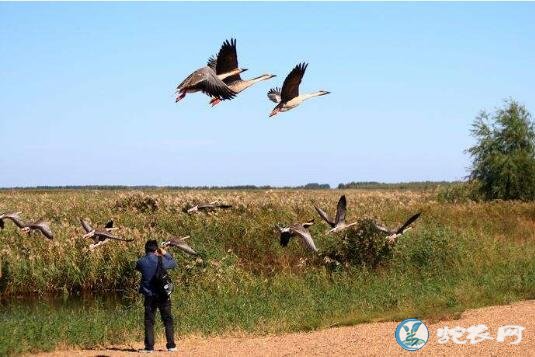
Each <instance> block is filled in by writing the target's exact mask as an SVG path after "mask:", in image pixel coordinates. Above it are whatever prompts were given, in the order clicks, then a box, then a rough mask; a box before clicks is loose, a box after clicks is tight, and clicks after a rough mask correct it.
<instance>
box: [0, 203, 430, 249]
mask: <svg viewBox="0 0 535 357" xmlns="http://www.w3.org/2000/svg"><path fill="white" fill-rule="evenodd" d="M229 208H232V205H229V204H222V203H218V202H210V203H206V204H197V205H195V206H192V207H185V208H184V209H183V211H184V212H186V213H188V214H196V213H199V212H205V213H210V212H214V211H216V210H218V209H229ZM314 208H315V209H316V211H317V212H318V214H319V215H320V217H321V218H322V219H323V220H324V221H325V222H326V223H327V224H328V225H329V226H330V227H331V229H329V230H328V231H327V232H326V233H327V234H331V233H338V232H341V231H343V230H346V229H348V228H350V227H352V226H355V225H356V224H358V223H359V221H356V222H353V223H346V221H345V217H346V210H347V200H346V196H345V195H342V196H341V197H340V199H339V200H338V205H337V208H336V216H335V218H334V219H332V218H331V217H330V216H329V215H328V214H327V213H326V212H325V211H324V210H322V209H321V208H319V207H317V206H314ZM20 214H21V212H12V213H3V214H0V230H2V229H3V228H4V226H5V222H4V221H5V220H6V219H8V220H11V221H12V222H13V223H14V224H15V225H16V226H17V227H18V228H20V229H21V230H22V231H23V232H27V233H28V234H32V232H41V233H42V234H43V236H44V237H45V238H47V239H50V240H51V239H53V238H54V234H53V233H52V231H51V229H50V226H49V223H48V222H46V221H44V220H42V219H41V220H38V221H36V222H33V223H32V222H28V223H25V222H24V221H23V220H22V219H21V218H20ZM420 214H421V213H416V214H414V215H413V216H411V217H410V218H409V219H407V221H406V222H405V223H404V224H402V225H401V226H400V227H399V228H396V229H390V228H387V227H384V226H382V225H379V224H378V223H376V222H375V221H374V222H373V223H374V225H375V228H376V229H377V230H378V231H379V232H382V233H383V234H385V236H386V241H387V242H388V243H389V244H394V243H395V242H396V240H397V239H398V238H399V237H400V236H401V235H403V234H404V233H405V232H406V231H407V230H409V229H411V226H412V224H413V223H414V222H415V221H416V220H417V219H418V218H419V217H420ZM80 223H81V225H82V228H83V230H84V232H85V234H84V235H83V236H82V238H84V239H85V238H90V239H92V240H93V243H92V244H91V245H90V246H89V248H90V250H93V249H95V248H97V247H99V246H101V245H103V244H105V243H108V242H110V241H113V240H115V241H123V242H131V241H133V239H125V238H121V237H117V236H115V235H114V234H113V231H114V230H116V229H117V227H114V223H113V220H110V221H108V222H107V223H106V224H105V225H104V227H103V228H93V227H92V226H91V225H90V224H89V223H88V222H87V221H85V220H83V219H80ZM313 224H314V219H312V220H309V221H307V222H304V223H295V224H292V225H289V226H285V227H282V226H280V225H278V224H276V225H275V227H276V228H277V230H278V233H279V235H280V245H281V246H282V247H286V246H288V244H289V242H290V239H291V238H293V237H298V238H300V239H301V241H302V243H304V245H305V247H307V248H308V249H310V250H311V251H313V252H318V248H317V247H316V244H315V243H314V239H313V238H312V235H311V233H310V231H309V230H308V228H309V227H310V226H312V225H313ZM188 238H189V236H185V237H174V238H171V239H169V240H167V241H165V242H162V244H161V245H162V247H175V248H178V249H180V250H181V251H183V252H185V253H187V254H190V255H198V254H197V252H196V251H195V250H194V249H193V248H191V247H190V246H189V245H188V244H187V243H186V242H185V241H186V239H188Z"/></svg>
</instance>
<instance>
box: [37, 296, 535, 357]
mask: <svg viewBox="0 0 535 357" xmlns="http://www.w3.org/2000/svg"><path fill="white" fill-rule="evenodd" d="M424 322H426V321H425V320H424ZM397 324H398V322H380V323H368V324H361V325H356V326H349V327H337V328H330V329H325V330H320V331H313V332H306V333H291V334H285V335H270V336H243V337H210V338H201V337H186V338H183V339H181V340H179V342H178V352H176V353H169V352H164V351H163V350H162V349H161V348H162V344H160V346H157V348H160V350H157V351H155V353H152V354H150V355H149V356H172V355H180V356H244V355H246V356H248V357H250V356H289V355H291V356H296V355H297V356H327V355H328V356H348V355H349V356H392V355H409V354H414V353H419V354H421V353H424V354H426V355H433V356H472V355H483V356H506V355H515V356H535V300H530V301H523V302H519V303H515V304H512V305H505V306H491V307H485V308H481V309H475V310H468V311H466V312H465V313H463V314H462V316H461V318H460V319H458V320H448V321H439V322H434V323H429V324H427V323H426V324H427V326H428V328H429V341H428V343H427V344H426V345H425V346H424V347H423V348H422V349H421V350H420V351H418V352H407V351H404V350H403V349H402V348H401V347H400V346H399V345H398V344H397V343H396V341H395V339H394V331H395V329H396V326H397ZM478 324H485V325H487V327H488V331H489V332H490V336H492V337H493V340H487V341H483V342H480V343H478V344H474V345H471V344H470V343H469V342H468V343H467V344H465V345H457V344H454V343H453V342H451V341H450V342H449V343H446V344H439V343H438V342H437V340H438V337H437V329H439V328H443V327H445V326H448V327H450V328H453V327H456V326H460V327H464V328H468V327H470V326H473V325H478ZM502 325H521V326H523V327H524V328H525V330H524V331H523V338H522V342H521V343H520V344H517V345H511V344H510V342H513V341H514V340H515V338H513V337H509V338H507V339H506V340H505V342H502V343H500V342H497V341H496V340H495V339H496V335H497V330H498V327H500V326H502ZM465 337H466V335H465ZM141 347H143V346H142V343H136V344H133V345H131V346H118V347H110V348H108V349H103V350H81V351H80V350H77V351H74V350H71V351H57V352H53V353H43V354H40V355H41V356H62V357H63V356H133V355H138V353H137V352H135V351H136V349H139V348H141Z"/></svg>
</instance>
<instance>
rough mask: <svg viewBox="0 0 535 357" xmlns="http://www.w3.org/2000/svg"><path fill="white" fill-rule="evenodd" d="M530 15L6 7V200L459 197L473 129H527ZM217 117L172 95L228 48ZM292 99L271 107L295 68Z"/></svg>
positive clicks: (2, 25)
mask: <svg viewBox="0 0 535 357" xmlns="http://www.w3.org/2000/svg"><path fill="white" fill-rule="evenodd" d="M534 18H535V3H269V2H264V3H0V149H1V153H0V187H14V186H38V185H101V184H102V185H104V184H108V185H177V186H200V185H210V186H214V185H221V186H224V185H245V184H256V185H301V184H306V183H309V182H319V183H329V184H331V185H337V184H338V183H341V182H350V181H380V182H405V181H424V180H460V179H463V178H465V177H466V175H467V174H468V168H469V166H470V157H469V156H468V155H467V154H466V153H465V149H467V148H468V147H470V146H471V145H473V143H474V140H473V138H471V137H470V125H471V123H472V121H473V119H474V118H475V116H477V115H478V113H479V112H480V111H481V110H483V109H485V110H489V111H492V110H494V109H495V108H497V107H498V106H500V105H502V103H503V100H504V99H505V98H510V97H511V98H514V99H516V100H518V101H519V102H520V103H522V104H524V105H526V106H527V108H528V110H531V111H532V112H534V111H535V90H534V89H535V88H534V84H535V66H534V65H533V64H534V63H535V21H533V19H534ZM231 37H235V38H236V39H237V48H238V58H239V64H240V66H241V67H245V68H248V71H247V72H245V73H244V74H243V77H245V78H251V77H256V76H259V75H261V74H263V73H272V74H276V75H277V77H275V78H273V79H271V80H269V81H265V82H261V83H259V84H257V85H255V86H253V87H252V88H250V89H248V90H246V91H244V92H242V93H241V94H239V95H238V96H237V97H236V98H235V99H234V100H232V101H224V102H222V103H221V104H220V105H218V106H216V107H215V108H211V107H210V105H209V104H208V102H209V98H208V97H207V96H205V95H203V94H200V93H196V94H190V95H187V96H186V98H185V99H184V100H183V101H181V102H179V103H175V101H174V90H175V88H176V85H177V83H180V82H181V81H182V80H183V79H184V78H185V77H186V76H187V75H188V74H190V73H191V72H192V71H194V70H195V69H197V68H200V67H202V66H204V65H205V63H206V60H207V58H208V57H209V56H210V55H213V54H216V53H217V51H218V50H219V47H220V46H221V44H222V42H223V41H224V40H225V39H228V38H231ZM301 61H305V62H308V63H309V66H308V69H307V71H306V74H305V76H304V78H303V81H302V83H301V87H300V91H301V92H302V93H304V92H312V91H317V90H328V91H330V92H331V94H329V95H326V96H323V97H319V98H313V99H310V100H309V101H306V102H305V103H304V104H302V105H301V106H300V107H298V108H296V109H294V110H291V111H289V112H286V113H281V114H279V115H277V116H275V117H273V118H268V115H269V113H270V112H271V109H272V108H273V107H274V103H272V102H270V101H268V99H267V97H266V92H267V91H268V90H269V88H271V87H275V86H280V85H281V84H282V82H283V81H284V78H285V77H286V75H287V74H288V73H289V72H290V70H291V69H292V68H293V67H294V66H295V65H296V64H297V63H299V62H301Z"/></svg>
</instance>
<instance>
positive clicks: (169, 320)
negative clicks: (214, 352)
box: [136, 240, 176, 352]
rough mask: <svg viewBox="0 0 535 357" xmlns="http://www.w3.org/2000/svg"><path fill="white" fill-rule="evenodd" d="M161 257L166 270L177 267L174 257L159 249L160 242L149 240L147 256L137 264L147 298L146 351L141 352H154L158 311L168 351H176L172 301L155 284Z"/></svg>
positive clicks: (141, 290) (146, 246)
mask: <svg viewBox="0 0 535 357" xmlns="http://www.w3.org/2000/svg"><path fill="white" fill-rule="evenodd" d="M159 256H161V257H162V265H163V267H164V268H165V269H173V268H175V267H176V262H175V260H174V259H173V257H172V256H171V255H170V254H169V253H167V252H166V251H165V250H164V249H163V248H158V242H157V241H155V240H149V241H147V242H146V243H145V255H144V256H143V257H141V258H140V259H139V260H138V261H137V264H136V270H137V271H139V272H141V283H140V286H139V292H140V293H141V294H143V295H144V296H145V303H144V305H145V349H144V350H142V351H141V352H152V351H153V350H154V315H155V314H156V310H157V309H159V310H160V314H161V316H162V322H163V324H164V326H165V337H166V338H167V345H166V347H167V350H168V351H176V345H175V338H174V332H173V316H172V315H171V299H170V298H169V296H161V294H159V293H158V291H157V289H156V287H155V286H154V284H153V278H154V276H155V274H156V268H157V266H158V257H159Z"/></svg>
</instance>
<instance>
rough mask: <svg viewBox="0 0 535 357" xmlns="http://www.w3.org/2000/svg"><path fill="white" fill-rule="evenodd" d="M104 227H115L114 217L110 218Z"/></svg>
mask: <svg viewBox="0 0 535 357" xmlns="http://www.w3.org/2000/svg"><path fill="white" fill-rule="evenodd" d="M104 228H113V219H110V220H109V221H108V222H107V223H106V225H105V226H104Z"/></svg>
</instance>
